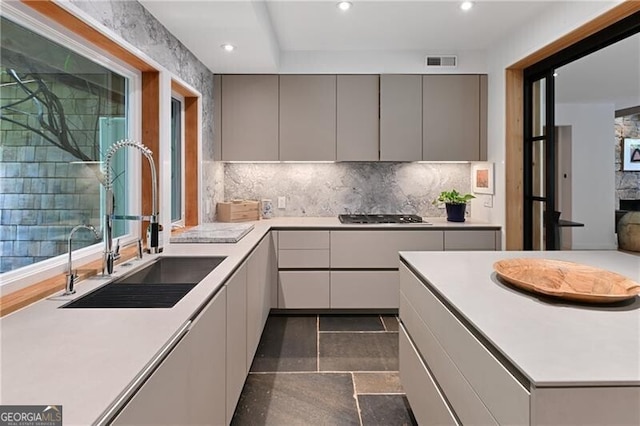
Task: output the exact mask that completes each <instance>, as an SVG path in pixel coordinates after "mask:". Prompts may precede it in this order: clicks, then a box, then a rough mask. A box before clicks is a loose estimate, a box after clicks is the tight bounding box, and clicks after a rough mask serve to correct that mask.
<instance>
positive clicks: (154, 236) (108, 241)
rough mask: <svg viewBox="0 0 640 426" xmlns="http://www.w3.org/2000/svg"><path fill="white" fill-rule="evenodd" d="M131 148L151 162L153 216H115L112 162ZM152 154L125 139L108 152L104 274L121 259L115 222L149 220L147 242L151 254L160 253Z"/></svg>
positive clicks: (143, 146)
mask: <svg viewBox="0 0 640 426" xmlns="http://www.w3.org/2000/svg"><path fill="white" fill-rule="evenodd" d="M124 147H131V148H135V149H137V150H139V151H140V152H142V154H143V155H144V156H145V158H146V159H147V160H148V161H149V167H150V168H151V185H152V187H151V203H152V204H151V214H150V215H149V216H143V215H138V216H134V215H123V216H116V215H114V213H113V211H114V205H113V204H114V197H113V182H112V178H111V160H112V159H113V156H114V154H115V153H116V152H117V151H118V150H119V149H121V148H124ZM152 154H153V153H152V152H151V150H150V149H149V148H147V147H146V146H145V145H143V144H142V143H140V142H136V141H132V140H128V139H123V140H120V141H118V142H116V143H114V144H113V145H111V147H109V150H108V151H107V153H106V155H105V160H104V176H105V185H104V187H105V192H106V197H105V198H106V202H107V208H106V213H105V215H104V262H103V267H102V273H103V274H106V275H111V273H112V272H113V264H114V261H115V260H116V259H117V258H118V257H119V253H117V251H115V250H114V249H113V220H114V219H122V220H148V221H149V227H150V231H151V233H150V241H147V244H148V246H149V252H150V253H158V251H159V246H160V244H159V241H158V234H159V223H158V181H157V177H156V166H155V163H154V161H153V156H152Z"/></svg>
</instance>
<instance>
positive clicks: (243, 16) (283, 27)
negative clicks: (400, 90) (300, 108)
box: [140, 0, 640, 109]
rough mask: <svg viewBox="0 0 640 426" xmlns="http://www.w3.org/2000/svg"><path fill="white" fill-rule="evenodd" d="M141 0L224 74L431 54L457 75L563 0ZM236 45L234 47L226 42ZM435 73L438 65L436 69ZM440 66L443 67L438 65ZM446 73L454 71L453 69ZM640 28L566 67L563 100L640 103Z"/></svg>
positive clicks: (399, 66) (335, 68)
mask: <svg viewBox="0 0 640 426" xmlns="http://www.w3.org/2000/svg"><path fill="white" fill-rule="evenodd" d="M351 1H352V3H353V7H352V8H351V9H350V10H348V11H346V12H342V11H340V10H339V9H338V8H337V7H336V2H337V0H316V1H309V0H195V1H192V0H141V1H140V2H141V3H142V5H143V6H144V7H145V8H147V9H148V10H149V11H150V12H151V13H152V14H153V15H154V16H155V17H156V18H157V19H158V20H159V21H160V22H161V23H162V24H163V25H164V26H166V27H167V29H168V30H169V31H171V32H172V33H173V34H174V35H175V36H176V37H177V38H178V39H179V40H180V41H181V42H182V43H183V44H184V45H185V46H187V48H189V49H190V50H191V51H192V52H193V53H194V54H195V55H196V56H197V57H198V58H199V59H200V60H201V61H202V62H203V63H204V64H205V65H206V66H207V67H208V68H209V69H210V70H211V71H212V72H214V73H220V74H224V73H247V74H251V73H292V72H293V73H295V72H300V73H314V72H315V73H340V72H347V73H348V72H352V73H385V72H387V73H401V72H405V73H426V72H427V70H426V69H425V67H424V59H425V56H426V55H427V54H445V55H457V56H458V58H459V64H458V68H457V69H456V70H455V72H463V73H465V72H466V73H482V72H487V69H488V68H487V65H486V62H485V61H486V57H487V55H486V52H487V51H488V50H490V49H491V48H492V46H495V45H496V44H498V43H500V42H501V41H503V40H504V38H505V37H508V36H509V34H510V33H512V32H514V31H516V30H517V29H518V28H519V27H521V26H524V25H529V24H530V23H531V22H532V21H534V20H535V18H536V17H537V15H539V14H541V13H542V12H543V11H545V10H546V9H548V8H549V7H551V5H553V6H554V7H555V6H561V5H560V4H559V3H562V2H560V1H549V0H538V1H530V0H515V1H508V0H477V1H476V2H475V5H474V7H473V8H472V9H471V10H470V11H468V12H464V11H462V10H461V9H460V7H459V5H460V1H457V0H448V1H436V0H410V1H401V0H351ZM225 43H230V44H233V45H234V46H236V50H235V51H234V52H232V53H227V52H224V51H223V50H222V49H221V47H220V46H221V45H222V44H225ZM430 71H431V70H430ZM435 72H438V71H435ZM440 72H448V71H447V70H444V71H440ZM639 75H640V35H638V36H636V37H632V38H630V39H628V40H624V41H622V42H620V43H618V44H616V45H613V46H610V47H609V48H607V49H604V50H601V51H599V52H596V53H594V54H592V55H589V56H587V57H585V58H583V59H581V60H579V61H576V62H574V63H571V64H569V65H566V66H564V67H562V68H561V69H559V70H558V77H557V79H556V101H557V102H559V103H580V102H582V103H585V102H608V103H615V104H616V109H620V108H626V107H629V106H636V105H639V104H640V79H639V78H638V76H639Z"/></svg>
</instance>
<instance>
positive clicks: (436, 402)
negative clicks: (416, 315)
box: [399, 326, 459, 426]
mask: <svg viewBox="0 0 640 426" xmlns="http://www.w3.org/2000/svg"><path fill="white" fill-rule="evenodd" d="M399 335H400V341H399V351H400V354H399V361H400V381H401V382H402V387H403V388H404V390H405V392H406V393H407V399H408V400H409V404H411V410H412V411H413V415H414V416H415V418H416V420H417V421H418V424H419V425H423V426H428V425H458V424H459V423H458V422H457V421H456V418H455V416H454V415H453V413H452V412H451V410H450V409H449V407H448V406H447V403H446V402H445V399H444V397H443V396H442V394H441V393H440V391H439V390H438V387H437V386H436V384H435V382H434V380H433V378H432V377H431V374H429V371H428V370H427V367H425V365H424V363H423V362H422V360H421V359H420V355H419V354H418V352H417V351H416V348H415V347H414V346H413V344H412V343H411V341H410V340H409V338H408V337H407V334H406V331H405V330H404V328H403V327H402V326H401V327H400V333H399Z"/></svg>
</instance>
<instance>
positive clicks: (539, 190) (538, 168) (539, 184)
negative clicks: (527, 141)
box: [531, 139, 547, 197]
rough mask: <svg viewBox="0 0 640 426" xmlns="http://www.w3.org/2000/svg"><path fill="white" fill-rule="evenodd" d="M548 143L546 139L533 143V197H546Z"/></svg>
mask: <svg viewBox="0 0 640 426" xmlns="http://www.w3.org/2000/svg"><path fill="white" fill-rule="evenodd" d="M546 146H547V143H546V140H545V139H542V140H537V141H533V143H532V150H533V152H532V155H531V159H532V164H531V177H532V184H533V188H532V189H533V195H534V196H538V197H544V196H545V164H544V159H545V149H546Z"/></svg>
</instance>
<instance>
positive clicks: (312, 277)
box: [278, 271, 331, 309]
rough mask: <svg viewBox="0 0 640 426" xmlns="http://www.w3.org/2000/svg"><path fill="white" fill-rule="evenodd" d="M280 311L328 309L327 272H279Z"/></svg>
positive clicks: (328, 289)
mask: <svg viewBox="0 0 640 426" xmlns="http://www.w3.org/2000/svg"><path fill="white" fill-rule="evenodd" d="M278 290H279V291H278V308H280V309H326V308H329V307H330V303H331V299H330V286H329V271H280V285H279V287H278Z"/></svg>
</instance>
